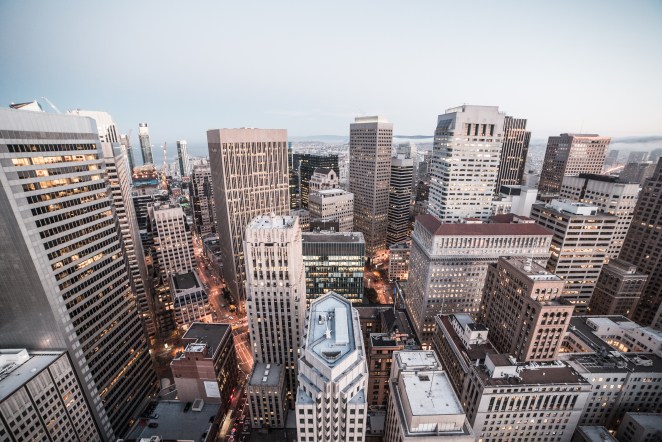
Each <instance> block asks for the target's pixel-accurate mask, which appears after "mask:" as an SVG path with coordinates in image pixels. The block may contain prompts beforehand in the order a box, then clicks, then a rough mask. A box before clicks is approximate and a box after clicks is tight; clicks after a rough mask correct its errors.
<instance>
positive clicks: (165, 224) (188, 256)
mask: <svg viewBox="0 0 662 442" xmlns="http://www.w3.org/2000/svg"><path fill="white" fill-rule="evenodd" d="M152 210H153V215H154V217H153V220H154V225H155V227H156V231H155V235H154V244H155V246H156V250H157V259H158V267H159V271H160V273H161V276H162V277H163V278H164V281H166V282H167V281H168V278H169V277H170V276H171V275H173V274H175V273H186V272H192V271H193V270H194V269H195V254H194V253H193V240H192V238H191V232H190V231H189V230H188V227H187V225H186V216H185V215H184V211H183V210H182V208H181V207H180V206H175V205H173V204H167V203H164V204H158V203H157V204H154V206H153V207H152Z"/></svg>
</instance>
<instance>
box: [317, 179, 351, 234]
mask: <svg viewBox="0 0 662 442" xmlns="http://www.w3.org/2000/svg"><path fill="white" fill-rule="evenodd" d="M311 185H312V183H311ZM308 211H309V212H310V218H311V221H312V220H315V221H323V222H329V221H338V226H339V228H340V231H341V232H352V231H353V229H354V194H352V193H350V192H348V191H346V190H342V189H324V190H316V191H312V192H311V193H310V195H309V196H308Z"/></svg>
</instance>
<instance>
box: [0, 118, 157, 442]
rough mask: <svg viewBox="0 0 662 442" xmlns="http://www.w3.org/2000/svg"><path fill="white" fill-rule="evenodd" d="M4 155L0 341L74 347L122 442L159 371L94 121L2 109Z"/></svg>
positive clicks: (97, 406)
mask: <svg viewBox="0 0 662 442" xmlns="http://www.w3.org/2000/svg"><path fill="white" fill-rule="evenodd" d="M0 155H1V156H2V158H3V159H2V160H0V161H1V163H0V182H2V183H5V184H3V185H2V186H1V187H0V218H1V219H0V250H1V251H2V259H0V274H1V275H2V278H0V299H2V305H3V308H2V309H0V345H1V346H4V347H13V348H16V347H26V348H33V349H54V348H58V349H67V351H68V353H69V355H70V357H71V362H72V366H73V367H74V370H75V371H76V374H77V376H78V378H79V379H82V380H83V385H82V388H83V392H84V394H85V396H86V399H87V401H88V403H90V404H91V407H90V408H91V410H92V415H93V417H94V419H95V421H96V423H97V426H98V428H99V429H100V432H101V434H102V437H103V439H104V440H115V438H117V437H119V436H121V435H122V434H123V433H124V432H125V431H126V430H127V429H128V426H129V424H130V422H132V420H133V419H134V418H135V417H136V416H137V414H138V413H139V411H141V408H142V406H143V405H144V404H145V403H146V401H147V400H148V399H149V396H150V395H151V394H152V393H154V391H155V386H156V375H155V373H154V370H153V368H152V364H151V360H150V357H149V354H148V351H147V341H146V339H145V335H144V333H143V327H142V323H141V321H140V316H139V315H138V312H137V309H136V302H135V301H136V300H135V295H134V294H133V292H132V290H131V283H130V282H131V280H130V277H129V265H128V262H127V258H126V255H125V251H124V249H123V247H122V240H121V233H120V230H119V227H118V223H117V219H116V217H115V215H114V208H113V198H112V197H111V193H110V191H111V189H110V188H109V187H108V184H107V182H106V177H105V173H106V165H105V162H104V159H103V153H102V150H101V145H100V143H99V135H98V131H97V127H96V125H95V123H94V121H93V120H92V119H90V118H82V117H77V116H70V115H57V114H46V113H40V112H25V111H20V110H6V109H0ZM8 183H12V184H11V185H9V184H8Z"/></svg>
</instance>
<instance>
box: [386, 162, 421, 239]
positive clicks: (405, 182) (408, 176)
mask: <svg viewBox="0 0 662 442" xmlns="http://www.w3.org/2000/svg"><path fill="white" fill-rule="evenodd" d="M413 173H414V160H412V159H409V158H405V156H404V155H398V156H396V157H393V158H392V159H391V179H390V184H389V192H388V227H387V229H386V244H387V245H388V246H389V247H390V246H392V245H393V244H396V243H399V242H402V241H406V240H407V239H409V236H410V234H411V232H410V230H409V229H410V227H409V209H410V207H411V187H412V180H413Z"/></svg>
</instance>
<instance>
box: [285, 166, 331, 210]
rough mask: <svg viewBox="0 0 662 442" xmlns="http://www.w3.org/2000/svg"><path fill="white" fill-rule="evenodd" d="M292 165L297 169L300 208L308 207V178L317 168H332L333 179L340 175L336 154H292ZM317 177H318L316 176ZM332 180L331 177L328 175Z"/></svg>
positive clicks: (310, 177) (311, 176)
mask: <svg viewBox="0 0 662 442" xmlns="http://www.w3.org/2000/svg"><path fill="white" fill-rule="evenodd" d="M294 167H295V168H296V170H297V176H298V187H299V197H300V199H301V207H300V208H302V209H307V208H308V195H309V194H310V180H311V179H312V178H313V175H314V174H315V170H317V169H326V170H333V172H334V175H335V179H339V177H340V168H339V167H338V155H315V154H309V153H299V154H294ZM318 178H319V177H318ZM329 178H331V179H332V180H333V179H334V178H333V177H329ZM336 187H338V186H337V185H336Z"/></svg>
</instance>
